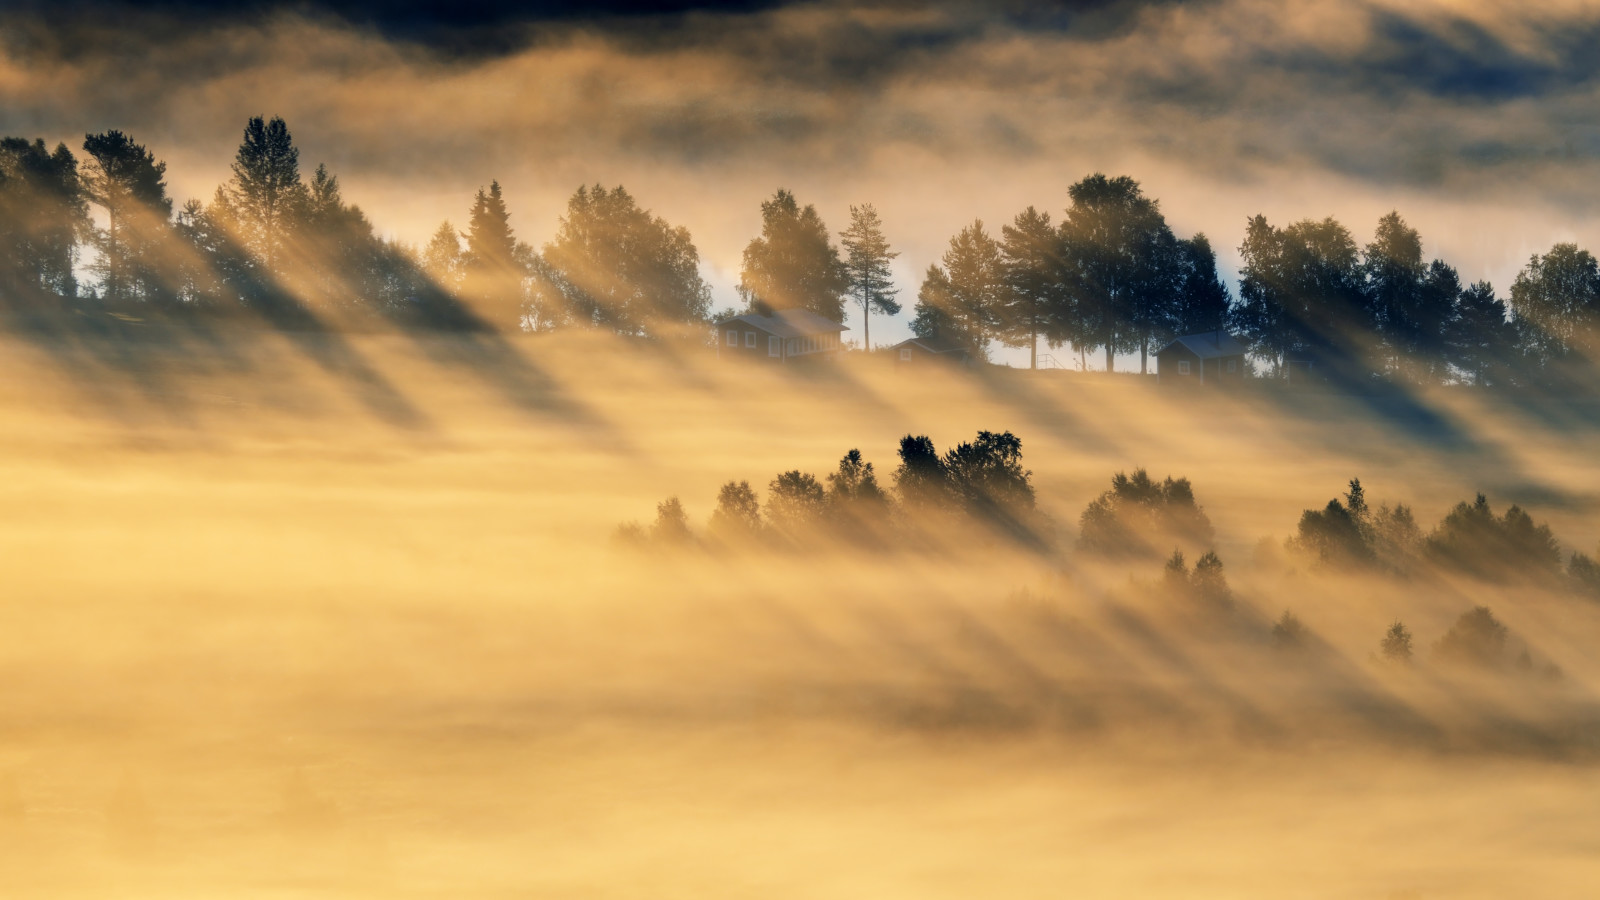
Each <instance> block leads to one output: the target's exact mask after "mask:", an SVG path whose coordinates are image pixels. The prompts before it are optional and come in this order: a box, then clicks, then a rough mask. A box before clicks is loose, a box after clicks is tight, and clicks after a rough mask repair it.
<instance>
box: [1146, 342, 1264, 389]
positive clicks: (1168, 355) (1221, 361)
mask: <svg viewBox="0 0 1600 900" xmlns="http://www.w3.org/2000/svg"><path fill="white" fill-rule="evenodd" d="M1230 361H1231V362H1232V363H1233V371H1231V372H1230V371H1228V363H1229V362H1230ZM1180 362H1187V363H1189V372H1188V374H1187V375H1185V374H1183V373H1181V372H1179V371H1178V369H1179V368H1180V366H1179V365H1178V364H1179V363H1180ZM1202 365H1204V367H1205V378H1204V379H1202V378H1201V377H1200V375H1201V366H1202ZM1156 373H1157V374H1158V375H1159V376H1160V378H1161V380H1162V381H1165V382H1178V381H1188V380H1193V381H1194V382H1195V383H1196V384H1198V383H1200V382H1201V381H1202V380H1203V381H1204V382H1205V383H1206V384H1236V383H1239V382H1242V381H1244V373H1245V365H1244V356H1243V355H1235V356H1223V357H1219V358H1217V359H1207V360H1201V359H1200V357H1199V356H1198V355H1196V354H1195V353H1194V352H1193V351H1190V350H1189V349H1187V348H1184V347H1175V348H1173V349H1171V350H1168V351H1166V352H1165V353H1159V354H1157V355H1156Z"/></svg>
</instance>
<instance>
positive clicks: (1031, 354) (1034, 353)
mask: <svg viewBox="0 0 1600 900" xmlns="http://www.w3.org/2000/svg"><path fill="white" fill-rule="evenodd" d="M1028 338H1029V340H1028V368H1030V369H1037V368H1039V329H1038V327H1037V326H1035V328H1034V329H1033V330H1032V331H1030V332H1028Z"/></svg>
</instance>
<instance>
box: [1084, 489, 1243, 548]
mask: <svg viewBox="0 0 1600 900" xmlns="http://www.w3.org/2000/svg"><path fill="white" fill-rule="evenodd" d="M1213 537H1214V532H1213V530H1212V528H1211V520H1210V519H1209V518H1208V517H1207V516H1206V513H1205V510H1204V509H1203V508H1202V507H1201V506H1200V505H1199V504H1198V503H1196V502H1195V499H1194V487H1193V486H1192V485H1190V484H1189V479H1187V478H1178V479H1173V478H1171V477H1170V476H1169V477H1168V478H1167V479H1166V480H1164V481H1156V480H1155V479H1153V478H1151V477H1150V474H1149V473H1148V472H1146V471H1145V470H1144V469H1135V470H1134V473H1133V474H1132V475H1127V474H1124V473H1122V472H1118V473H1117V474H1116V475H1114V476H1112V478H1111V488H1110V489H1109V490H1107V491H1106V492H1105V493H1102V494H1101V495H1100V496H1098V497H1096V498H1095V499H1093V500H1091V501H1090V502H1089V505H1088V507H1086V508H1085V509H1084V511H1083V514H1082V515H1081V516H1079V517H1078V548H1079V549H1081V550H1086V551H1089V552H1092V553H1096V554H1099V555H1101V556H1143V555H1149V554H1151V553H1153V552H1157V548H1160V547H1167V546H1173V545H1188V546H1202V547H1205V546H1209V545H1210V544H1211V541H1212V539H1213ZM1178 558H1179V559H1180V560H1181V559H1182V556H1181V554H1180V555H1179V557H1178Z"/></svg>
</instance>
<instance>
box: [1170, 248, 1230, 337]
mask: <svg viewBox="0 0 1600 900" xmlns="http://www.w3.org/2000/svg"><path fill="white" fill-rule="evenodd" d="M1177 265H1178V271H1177V273H1176V276H1177V299H1176V304H1175V308H1174V310H1173V317H1174V319H1175V324H1174V325H1173V327H1172V331H1173V332H1174V334H1176V335H1185V334H1196V333H1198V332H1202V331H1226V330H1228V329H1229V328H1230V327H1231V316H1232V313H1233V298H1232V297H1231V296H1230V295H1229V294H1228V286H1227V285H1225V284H1223V283H1222V276H1221V275H1219V274H1217V254H1216V252H1215V251H1213V250H1212V249H1211V241H1210V239H1209V238H1207V237H1206V236H1205V235H1204V234H1196V235H1195V236H1194V237H1192V238H1189V239H1187V240H1182V239H1180V240H1179V241H1178V243H1177Z"/></svg>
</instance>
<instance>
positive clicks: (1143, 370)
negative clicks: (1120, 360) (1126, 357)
mask: <svg viewBox="0 0 1600 900" xmlns="http://www.w3.org/2000/svg"><path fill="white" fill-rule="evenodd" d="M1149 351H1150V339H1149V338H1147V337H1143V338H1140V339H1139V374H1140V375H1148V374H1150V369H1149V368H1148V367H1147V366H1146V358H1147V357H1148V356H1149Z"/></svg>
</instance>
